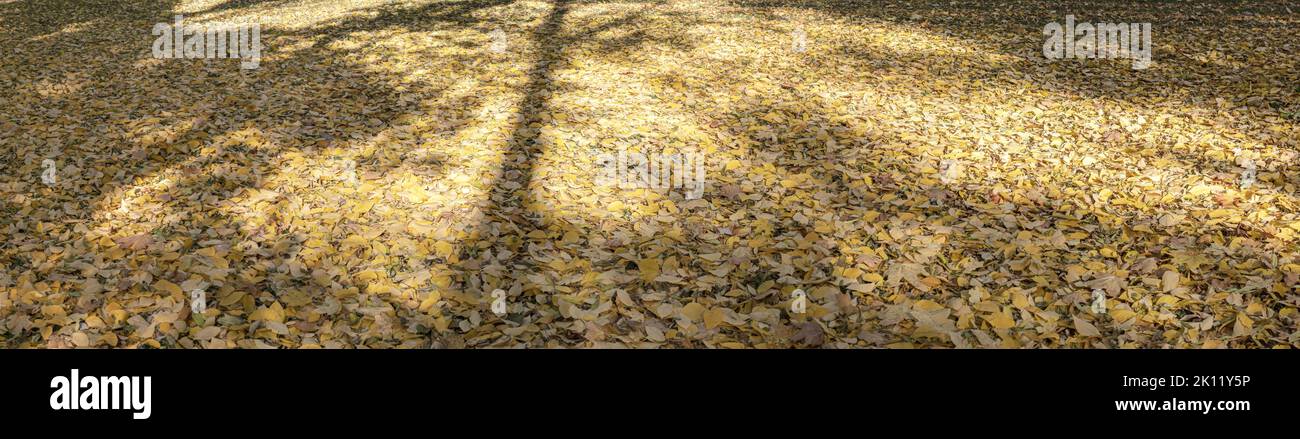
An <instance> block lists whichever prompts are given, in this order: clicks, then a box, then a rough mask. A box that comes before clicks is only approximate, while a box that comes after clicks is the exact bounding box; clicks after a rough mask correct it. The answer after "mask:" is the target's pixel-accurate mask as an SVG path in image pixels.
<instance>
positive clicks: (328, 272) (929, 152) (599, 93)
mask: <svg viewBox="0 0 1300 439" xmlns="http://www.w3.org/2000/svg"><path fill="white" fill-rule="evenodd" d="M967 3H969V2H946V1H944V2H915V3H913V2H901V1H896V2H833V1H802V2H778V1H768V2H763V1H744V0H696V1H687V0H662V1H623V2H593V1H578V0H573V1H565V0H550V1H543V0H528V1H510V0H459V1H456V0H441V1H439V0H397V1H381V0H357V1H346V2H345V1H338V0H277V1H223V0H186V1H143V0H111V1H110V0H85V1H64V0H0V214H2V216H0V344H2V345H3V346H9V347H33V346H34V347H71V346H79V347H80V346H94V347H196V348H197V347H204V348H222V347H227V348H228V347H293V348H297V347H371V348H385V347H417V348H419V347H465V346H495V347H513V346H533V347H547V346H597V347H607V346H629V347H654V346H663V347H792V346H794V347H854V346H858V347H886V346H888V347H961V348H965V347H1150V348H1155V347H1236V348H1256V347H1292V346H1295V345H1297V343H1300V328H1298V327H1297V325H1298V320H1297V319H1300V314H1298V313H1297V308H1298V307H1300V295H1298V294H1300V293H1298V288H1300V286H1298V285H1300V260H1298V259H1297V256H1298V255H1297V242H1298V241H1300V213H1298V212H1297V195H1298V193H1297V185H1298V184H1300V160H1298V159H1297V150H1298V149H1300V144H1298V141H1297V139H1298V138H1300V130H1298V129H1297V124H1298V123H1300V115H1298V114H1300V98H1298V96H1297V95H1300V76H1298V73H1297V71H1298V70H1297V68H1296V67H1297V66H1296V61H1297V59H1300V56H1297V49H1298V48H1300V47H1298V46H1300V43H1298V42H1297V41H1296V38H1295V36H1296V34H1297V33H1296V29H1300V9H1297V8H1296V7H1295V4H1294V3H1290V4H1289V5H1288V4H1287V2H1266V1H1265V2H1245V3H1244V4H1238V3H1232V2H1229V3H1226V4H1225V3H1218V2H1215V3H1209V2H1206V3H1196V2H1193V3H1186V2H1176V3H1171V4H1165V3H1161V2H1154V3H1146V2H1141V3H1133V4H1130V2H1114V3H1113V4H1112V3H1109V2H1086V3H1082V2H1080V3H1069V2H1057V1H1050V2H1049V1H1041V2H1038V1H1015V2H1000V3H999V5H998V6H988V5H984V6H980V5H969V4H967ZM1288 8H1290V10H1289V9H1288ZM1292 10H1295V11H1294V12H1293V11H1292ZM178 13H180V14H184V15H185V19H186V21H187V22H190V23H223V22H224V23H240V22H258V23H261V26H262V34H261V36H262V43H263V46H264V49H263V55H262V56H263V58H262V61H261V65H260V68H258V69H255V70H240V69H239V67H238V64H237V61H234V60H184V59H153V58H152V56H151V55H150V46H151V44H152V43H153V41H154V39H155V37H154V36H153V35H152V34H151V33H150V32H151V29H152V28H153V25H154V24H155V23H167V22H171V21H172V17H173V16H174V15H175V14H178ZM1066 14H1074V15H1076V16H1077V17H1078V20H1079V21H1094V22H1101V21H1113V22H1151V23H1152V24H1153V29H1154V38H1153V41H1154V43H1155V49H1154V54H1153V60H1154V63H1153V65H1152V66H1151V67H1150V68H1148V69H1146V70H1133V69H1131V68H1130V63H1129V62H1128V61H1127V60H1090V61H1048V60H1045V59H1044V58H1043V55H1042V46H1043V42H1044V37H1043V33H1042V29H1043V26H1044V25H1045V24H1047V23H1050V22H1063V21H1064V17H1065V15H1066ZM496 29H501V30H502V31H503V32H504V33H505V34H506V35H507V40H506V41H507V42H508V45H507V46H506V50H504V51H494V50H490V47H489V46H490V43H491V42H492V40H491V38H490V35H491V34H492V33H493V31H494V30H496ZM796 32H804V33H805V34H806V47H807V49H806V50H805V51H797V50H792V44H791V41H792V34H794V33H796ZM688 149H692V150H699V151H702V152H703V153H704V157H705V160H706V163H707V165H706V169H707V177H706V180H707V183H708V185H707V188H706V190H705V192H704V194H703V197H701V198H699V199H687V198H686V197H684V196H683V194H682V193H681V191H678V190H650V189H622V188H619V187H611V186H606V185H599V184H597V183H596V181H597V179H596V173H597V172H598V167H597V166H596V165H595V160H596V159H597V156H598V155H599V154H601V153H606V152H616V151H618V150H629V151H643V152H648V153H673V152H675V151H684V150H688ZM45 159H52V160H54V161H55V162H56V163H57V164H58V167H57V169H58V171H57V176H58V179H57V182H56V183H55V184H53V185H46V184H44V183H43V182H42V179H41V174H42V171H43V168H42V162H43V160H45ZM1245 160H1249V161H1250V162H1251V163H1255V164H1257V166H1258V180H1257V181H1256V182H1255V183H1254V184H1253V185H1250V186H1245V187H1243V185H1241V184H1240V180H1241V178H1240V176H1241V174H1242V172H1243V170H1244V168H1243V163H1244V161H1245ZM349 161H351V162H352V163H355V174H356V179H355V181H353V180H352V179H350V178H344V177H342V176H343V175H345V174H346V170H345V169H344V167H345V164H346V163H348V162H349ZM945 161H947V163H949V164H950V165H943V163H945ZM940 168H943V169H945V171H943V172H944V173H943V174H942V175H941V172H940ZM948 169H954V170H955V171H947V170H948ZM948 172H951V173H948ZM498 288H500V289H502V290H504V291H506V297H505V299H506V302H507V303H508V309H507V312H506V314H505V315H503V316H498V315H497V314H495V313H493V312H492V311H491V310H490V306H491V302H492V301H493V298H492V297H490V293H491V292H492V291H493V290H495V289H498ZM796 289H800V290H803V291H806V292H807V294H808V304H807V310H806V312H805V313H802V314H799V313H794V312H792V311H791V304H792V303H791V302H792V300H794V299H793V293H794V291H795V290H796ZM193 290H202V291H204V292H205V293H204V294H205V295H206V296H205V297H206V301H205V304H206V311H204V312H202V313H192V312H191V304H190V303H189V297H190V295H189V292H190V291H193ZM1095 295H1102V296H1104V297H1103V300H1104V304H1103V305H1104V306H1103V307H1102V309H1101V310H1100V311H1099V310H1098V309H1097V305H1098V304H1097V303H1095V301H1094V297H1095Z"/></svg>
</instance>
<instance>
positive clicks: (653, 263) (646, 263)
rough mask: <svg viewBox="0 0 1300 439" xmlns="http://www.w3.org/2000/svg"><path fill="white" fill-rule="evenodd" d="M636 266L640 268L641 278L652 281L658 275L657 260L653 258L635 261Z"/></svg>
mask: <svg viewBox="0 0 1300 439" xmlns="http://www.w3.org/2000/svg"><path fill="white" fill-rule="evenodd" d="M636 266H637V268H638V269H640V270H641V280H643V281H646V282H653V281H654V280H655V278H656V277H659V260H658V259H655V258H646V259H642V260H640V261H637V263H636Z"/></svg>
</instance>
